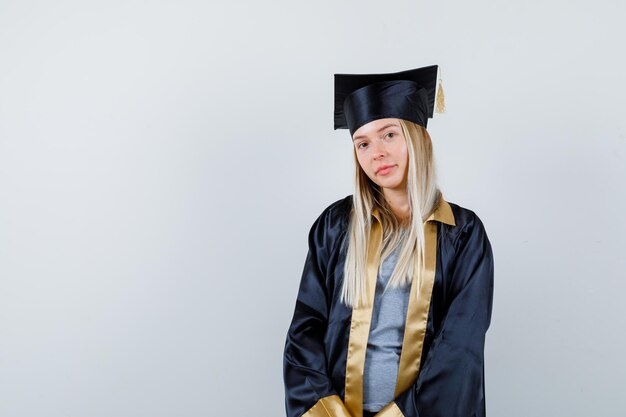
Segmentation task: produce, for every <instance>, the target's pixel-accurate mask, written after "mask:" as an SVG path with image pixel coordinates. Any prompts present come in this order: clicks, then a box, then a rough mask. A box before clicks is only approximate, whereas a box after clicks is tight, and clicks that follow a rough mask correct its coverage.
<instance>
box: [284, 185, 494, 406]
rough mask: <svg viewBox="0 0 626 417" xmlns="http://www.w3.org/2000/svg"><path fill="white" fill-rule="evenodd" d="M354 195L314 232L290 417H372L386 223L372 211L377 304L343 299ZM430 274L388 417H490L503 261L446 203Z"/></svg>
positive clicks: (415, 309) (370, 259) (411, 308)
mask: <svg viewBox="0 0 626 417" xmlns="http://www.w3.org/2000/svg"><path fill="white" fill-rule="evenodd" d="M352 198H353V197H352V195H349V196H347V197H345V198H343V199H341V200H338V201H336V202H334V203H332V204H331V205H330V206H328V207H327V208H326V209H324V211H323V212H322V214H321V215H320V216H319V217H318V218H317V219H316V220H315V222H314V223H313V225H312V227H311V229H310V232H309V239H308V243H309V250H308V254H307V257H306V261H305V263H304V270H303V273H302V278H301V281H300V287H299V291H298V296H297V300H296V305H295V311H294V314H293V319H292V321H291V324H290V326H289V330H288V332H287V337H286V342H285V349H284V361H283V371H284V372H283V373H284V382H285V406H286V411H287V417H301V416H305V417H362V415H363V367H364V364H365V353H366V350H367V339H368V336H369V329H370V322H371V316H372V304H373V299H374V288H375V284H376V280H377V275H378V268H379V266H380V255H381V245H382V225H381V222H380V215H379V213H378V211H377V210H376V209H374V211H373V213H372V226H371V229H370V233H369V242H368V255H367V263H368V265H367V283H368V284H367V287H368V291H367V292H368V300H367V302H366V303H364V305H362V306H360V307H355V308H354V309H350V308H348V307H346V305H345V304H343V303H341V302H340V294H341V285H342V280H343V268H344V262H345V256H346V254H345V249H346V247H347V245H342V239H344V238H345V237H346V236H347V235H346V231H347V227H348V221H349V216H350V211H351V209H352ZM424 233H425V237H426V242H425V245H426V247H425V249H426V258H425V265H424V268H425V274H424V277H423V279H422V282H421V286H420V288H419V289H418V288H417V284H416V281H417V280H413V284H411V294H410V298H409V305H408V309H407V315H406V324H405V331H404V339H403V343H402V351H401V355H400V363H399V369H398V379H397V384H396V392H395V398H394V400H393V401H392V402H391V403H389V404H388V405H387V406H386V407H384V408H383V409H382V410H381V411H380V412H379V413H378V414H377V416H381V417H401V416H406V417H461V416H463V417H484V416H485V380H484V361H483V358H484V345H485V335H486V332H487V329H488V327H489V323H490V321H491V309H492V303H493V272H494V271H493V255H492V250H491V244H490V242H489V239H488V238H487V234H486V232H485V228H484V226H483V223H482V222H481V220H480V219H479V218H478V216H477V215H476V214H475V213H474V212H473V211H471V210H469V209H466V208H463V207H461V206H458V205H456V204H454V203H450V202H447V201H445V200H444V199H443V197H442V198H440V199H439V202H438V205H437V207H436V209H435V210H434V211H433V213H432V214H431V216H430V217H429V218H428V219H427V220H426V222H424Z"/></svg>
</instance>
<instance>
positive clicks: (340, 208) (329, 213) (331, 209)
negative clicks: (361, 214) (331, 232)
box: [316, 194, 352, 226]
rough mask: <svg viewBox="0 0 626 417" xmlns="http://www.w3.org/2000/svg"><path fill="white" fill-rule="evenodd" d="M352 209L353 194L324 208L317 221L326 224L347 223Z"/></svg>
mask: <svg viewBox="0 0 626 417" xmlns="http://www.w3.org/2000/svg"><path fill="white" fill-rule="evenodd" d="M351 210H352V194H350V195H347V196H345V197H343V198H340V199H339V200H336V201H334V202H333V203H331V204H329V205H327V206H326V208H324V210H322V213H321V214H320V215H319V216H318V218H317V219H316V223H322V224H324V225H325V226H341V225H345V224H347V221H348V220H349V217H350V212H351Z"/></svg>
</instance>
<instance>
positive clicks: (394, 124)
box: [352, 123, 398, 142]
mask: <svg viewBox="0 0 626 417" xmlns="http://www.w3.org/2000/svg"><path fill="white" fill-rule="evenodd" d="M388 127H398V124H397V123H389V124H386V125H385V126H383V127H381V128H380V129H378V130H377V131H376V133H380V132H381V131H383V130H385V129H387V128H388ZM361 138H366V136H365V135H359V136H357V137H355V138H354V139H352V142H354V141H355V140H357V139H361Z"/></svg>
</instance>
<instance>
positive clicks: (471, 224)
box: [447, 201, 488, 247]
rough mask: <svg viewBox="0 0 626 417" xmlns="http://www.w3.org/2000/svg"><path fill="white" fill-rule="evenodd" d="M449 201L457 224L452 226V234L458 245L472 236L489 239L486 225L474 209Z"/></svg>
mask: <svg viewBox="0 0 626 417" xmlns="http://www.w3.org/2000/svg"><path fill="white" fill-rule="evenodd" d="M447 202H448V204H449V205H450V208H451V209H452V213H453V214H454V222H455V226H453V227H451V228H450V234H451V239H452V241H453V242H454V244H455V246H456V247H458V246H459V245H460V244H462V243H463V241H464V240H467V239H469V237H470V236H474V237H479V238H483V239H487V240H488V238H487V232H486V230H485V225H484V223H483V221H482V220H481V218H480V217H479V216H478V214H477V213H476V212H475V211H474V210H472V209H469V208H467V207H464V206H461V205H459V204H457V203H453V202H451V201H447Z"/></svg>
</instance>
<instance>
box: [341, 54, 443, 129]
mask: <svg viewBox="0 0 626 417" xmlns="http://www.w3.org/2000/svg"><path fill="white" fill-rule="evenodd" d="M438 69H439V66H437V65H431V66H428V67H422V68H416V69H412V70H407V71H401V72H393V73H386V74H335V130H337V129H349V130H350V135H351V136H352V135H354V132H355V131H356V130H357V129H358V128H359V127H361V126H363V125H364V124H366V123H369V122H371V121H372V120H376V119H384V118H387V117H393V118H397V119H405V120H409V121H412V122H415V123H417V124H418V125H421V126H423V127H426V124H427V123H428V118H429V117H433V109H434V107H435V101H436V102H437V112H438V113H441V112H443V111H444V103H443V89H442V88H441V79H439V88H438V89H437V75H438ZM435 93H437V97H436V100H435Z"/></svg>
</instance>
